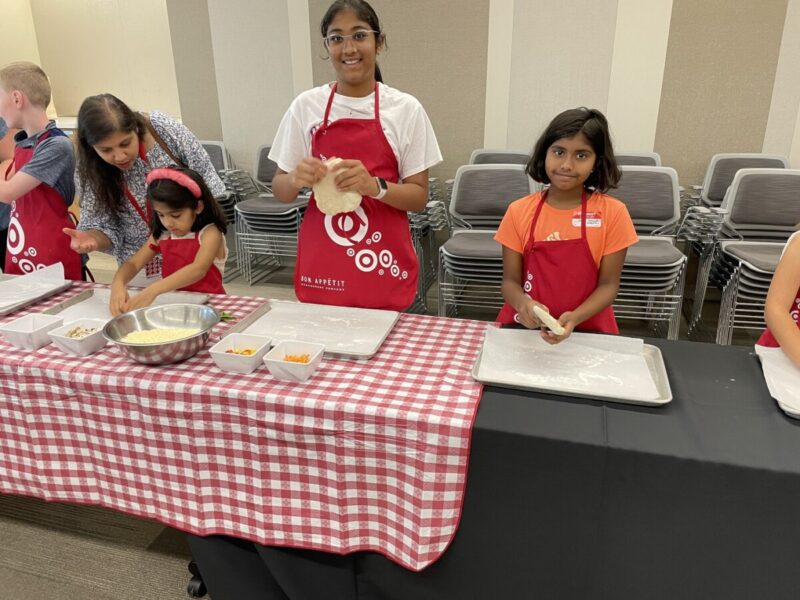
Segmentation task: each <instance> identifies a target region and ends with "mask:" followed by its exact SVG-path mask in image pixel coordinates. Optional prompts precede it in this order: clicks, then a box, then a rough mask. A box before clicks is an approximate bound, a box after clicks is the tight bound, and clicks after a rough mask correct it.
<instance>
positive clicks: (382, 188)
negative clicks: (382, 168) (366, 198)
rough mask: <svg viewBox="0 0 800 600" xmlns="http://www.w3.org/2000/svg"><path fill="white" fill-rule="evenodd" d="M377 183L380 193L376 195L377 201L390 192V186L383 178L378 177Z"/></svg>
mask: <svg viewBox="0 0 800 600" xmlns="http://www.w3.org/2000/svg"><path fill="white" fill-rule="evenodd" d="M375 181H377V182H378V193H377V194H376V195H374V196H373V198H375V200H380V199H381V198H383V197H384V196H385V195H386V192H388V191H389V186H388V184H387V183H386V180H385V179H383V178H382V177H376V178H375Z"/></svg>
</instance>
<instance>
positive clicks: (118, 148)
mask: <svg viewBox="0 0 800 600" xmlns="http://www.w3.org/2000/svg"><path fill="white" fill-rule="evenodd" d="M75 143H76V146H77V162H78V164H77V169H76V173H75V181H76V189H77V193H78V196H79V197H80V206H81V220H80V224H79V225H78V229H77V230H75V229H65V230H64V233H66V234H67V235H69V236H70V237H71V238H72V240H71V246H72V249H73V250H75V251H76V252H79V253H81V254H86V253H89V252H94V251H96V250H99V251H102V252H107V253H109V254H112V255H113V256H114V257H115V258H116V259H117V262H118V263H119V264H122V263H124V262H125V261H126V260H128V259H129V258H130V257H131V256H133V255H134V254H135V253H136V252H137V251H138V250H139V248H141V247H142V245H143V244H144V243H145V241H146V240H147V238H148V236H149V235H150V216H149V212H150V209H149V207H148V204H147V200H146V189H147V185H146V183H145V178H146V177H147V174H148V173H149V172H150V171H151V170H153V169H156V168H159V167H171V166H179V167H188V168H191V169H192V170H194V171H196V172H197V173H199V174H200V176H201V177H202V178H203V180H204V181H205V183H206V185H207V186H208V188H209V189H210V190H211V193H212V195H213V196H215V197H216V196H220V195H221V194H222V193H223V192H224V191H225V186H224V185H223V183H222V180H220V178H219V176H218V175H217V173H216V171H215V170H214V166H213V165H212V164H211V160H210V159H209V157H208V153H207V152H206V151H205V149H204V148H203V146H202V144H200V142H199V141H198V140H197V138H196V137H195V136H194V134H192V132H191V131H189V130H188V129H187V128H186V127H184V126H183V125H182V124H180V123H178V122H177V121H175V120H174V119H172V118H171V117H168V116H167V115H165V114H164V113H161V112H153V113H151V114H149V115H147V114H144V113H139V112H134V111H133V110H131V109H130V108H129V107H128V106H127V105H126V104H125V103H124V102H123V101H122V100H120V99H119V98H117V97H115V96H113V95H111V94H100V95H99V96H90V97H88V98H86V99H85V100H84V101H83V103H82V104H81V107H80V109H79V111H78V129H77V131H76V134H75ZM160 273H161V267H160V262H159V261H158V260H153V261H151V262H150V263H149V264H148V266H147V268H146V269H143V272H142V273H140V274H139V275H138V276H137V277H136V278H135V280H134V281H133V282H132V284H133V285H140V286H142V285H147V284H148V283H149V282H152V281H154V280H155V279H157V278H158V277H160Z"/></svg>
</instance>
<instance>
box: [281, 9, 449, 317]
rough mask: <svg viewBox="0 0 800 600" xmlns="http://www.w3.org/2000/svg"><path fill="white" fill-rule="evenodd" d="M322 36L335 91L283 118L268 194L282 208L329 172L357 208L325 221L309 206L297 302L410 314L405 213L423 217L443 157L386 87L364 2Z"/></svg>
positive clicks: (334, 12)
mask: <svg viewBox="0 0 800 600" xmlns="http://www.w3.org/2000/svg"><path fill="white" fill-rule="evenodd" d="M321 33H322V37H323V41H324V46H325V49H326V50H327V52H328V55H329V57H330V60H331V64H332V65H333V68H334V70H335V72H336V81H335V82H333V83H331V84H326V85H323V86H320V87H317V88H314V89H311V90H308V91H306V92H303V93H302V94H300V95H299V96H298V97H297V98H295V100H294V101H293V102H292V104H291V106H290V107H289V110H288V111H287V112H286V114H285V115H284V117H283V120H282V121H281V124H280V127H279V128H278V132H277V134H276V136H275V141H274V142H273V144H272V150H271V151H270V158H271V159H272V160H274V161H275V162H276V163H277V164H278V170H277V172H276V175H275V177H274V178H273V182H272V184H273V191H274V193H275V195H276V197H278V198H279V199H280V200H282V201H284V202H291V201H293V200H294V199H295V198H296V197H297V195H298V193H299V192H300V190H301V189H303V188H312V187H313V186H314V185H315V184H317V183H318V182H319V181H320V180H321V179H322V178H323V177H324V176H325V175H326V174H327V173H328V167H327V166H326V164H325V161H326V160H328V159H331V158H335V157H336V158H340V159H343V161H342V162H341V163H338V164H337V165H336V167H335V184H336V188H337V189H338V190H339V191H341V192H356V193H357V194H360V195H361V196H362V199H361V204H360V206H359V207H358V208H357V209H356V210H354V211H352V212H345V213H339V214H333V215H331V214H323V213H322V212H321V211H320V209H319V207H318V205H317V202H316V200H315V198H314V196H312V198H311V200H310V202H309V206H308V208H307V210H306V213H305V216H304V219H303V223H302V226H301V228H300V234H299V241H298V251H297V254H298V256H297V267H296V270H295V292H296V293H297V297H298V299H300V300H301V301H304V302H317V303H322V304H337V305H342V306H359V307H368V308H385V309H394V310H404V309H406V308H408V307H409V306H410V305H411V303H412V301H413V299H414V295H415V292H416V282H417V273H418V262H417V257H416V255H415V253H414V249H413V245H412V242H411V236H410V230H409V226H408V215H407V214H406V213H407V212H408V211H419V210H423V209H424V207H425V205H426V202H427V199H428V169H429V168H431V167H432V166H434V165H436V164H438V163H439V162H441V160H442V157H441V153H440V152H439V147H438V144H437V142H436V136H435V135H434V132H433V128H432V127H431V124H430V121H429V120H428V116H427V115H426V114H425V110H424V109H423V108H422V105H421V104H420V103H419V101H417V99H416V98H414V97H413V96H410V95H409V94H406V93H403V92H401V91H398V90H396V89H393V88H391V87H389V86H387V85H385V84H383V83H382V78H381V73H380V69H379V68H378V65H377V64H376V59H377V57H378V55H379V54H380V52H381V51H382V50H383V49H384V47H385V44H386V36H385V34H384V33H383V31H382V29H381V25H380V22H379V20H378V17H377V15H376V14H375V11H374V10H373V9H372V7H371V6H370V5H369V4H367V3H366V2H364V1H363V0H338V1H337V2H334V4H333V5H331V7H330V8H329V9H328V11H327V13H326V14H325V16H324V18H323V20H322V24H321Z"/></svg>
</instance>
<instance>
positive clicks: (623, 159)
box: [614, 152, 661, 167]
mask: <svg viewBox="0 0 800 600" xmlns="http://www.w3.org/2000/svg"><path fill="white" fill-rule="evenodd" d="M614 158H616V159H617V164H618V165H619V166H623V165H627V166H638V167H660V166H661V155H659V154H658V153H657V152H615V153H614Z"/></svg>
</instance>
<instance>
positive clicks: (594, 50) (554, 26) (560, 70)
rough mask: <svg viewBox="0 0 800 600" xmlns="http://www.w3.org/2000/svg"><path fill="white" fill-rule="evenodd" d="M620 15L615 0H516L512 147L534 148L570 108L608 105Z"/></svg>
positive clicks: (604, 108) (511, 94) (509, 143)
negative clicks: (547, 130) (562, 112)
mask: <svg viewBox="0 0 800 600" xmlns="http://www.w3.org/2000/svg"><path fill="white" fill-rule="evenodd" d="M616 19H617V0H572V1H570V2H561V1H559V0H525V1H524V2H523V1H519V2H515V3H514V29H513V39H512V57H511V86H510V94H509V111H508V115H509V118H508V136H507V140H508V143H507V145H508V147H509V148H526V149H530V148H531V147H532V146H533V143H534V142H535V141H536V139H537V138H538V137H539V135H540V133H541V132H542V130H543V129H544V127H546V126H547V123H549V122H550V120H551V119H552V118H553V117H554V116H555V115H556V114H558V113H559V112H561V111H563V110H566V109H568V108H575V107H577V106H588V107H591V108H597V109H599V110H602V111H604V112H605V111H606V108H607V103H608V91H609V78H610V74H611V57H612V53H613V49H614V28H615V27H616ZM612 126H613V123H612Z"/></svg>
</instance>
